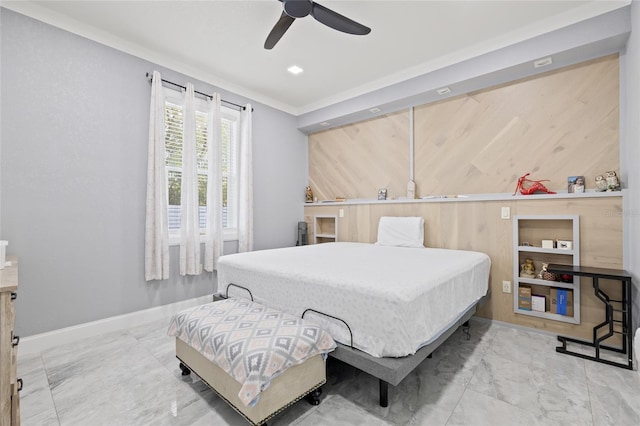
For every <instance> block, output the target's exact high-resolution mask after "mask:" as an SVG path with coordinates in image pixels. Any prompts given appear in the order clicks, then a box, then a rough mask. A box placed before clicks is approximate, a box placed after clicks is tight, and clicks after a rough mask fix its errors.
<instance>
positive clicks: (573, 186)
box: [567, 176, 585, 194]
mask: <svg viewBox="0 0 640 426" xmlns="http://www.w3.org/2000/svg"><path fill="white" fill-rule="evenodd" d="M567 184H568V187H567V192H569V193H570V194H574V193H582V192H585V179H584V176H569V177H568V178H567Z"/></svg>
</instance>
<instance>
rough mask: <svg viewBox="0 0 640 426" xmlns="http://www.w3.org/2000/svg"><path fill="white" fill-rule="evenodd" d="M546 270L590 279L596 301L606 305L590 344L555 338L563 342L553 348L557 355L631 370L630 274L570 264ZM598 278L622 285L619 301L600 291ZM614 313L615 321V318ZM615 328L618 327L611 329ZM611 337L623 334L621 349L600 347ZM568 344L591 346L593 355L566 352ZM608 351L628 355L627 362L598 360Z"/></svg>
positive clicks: (566, 338) (569, 338)
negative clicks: (603, 330)
mask: <svg viewBox="0 0 640 426" xmlns="http://www.w3.org/2000/svg"><path fill="white" fill-rule="evenodd" d="M547 270H548V271H549V272H552V273H556V274H568V275H577V276H581V277H590V278H591V279H592V280H593V291H594V292H595V295H596V297H597V298H598V299H600V300H601V301H602V303H604V304H605V308H606V313H605V320H604V321H603V322H602V323H600V324H598V325H596V326H595V327H593V341H592V342H586V341H583V340H577V339H572V338H571V337H564V336H558V340H559V341H560V342H561V343H562V346H558V347H557V348H556V352H560V353H563V354H568V355H573V356H577V357H580V358H584V359H590V360H592V361H597V362H601V363H603V364H609V365H614V366H616V367H621V368H626V369H629V370H632V369H633V346H632V330H631V327H632V322H631V301H632V298H631V288H632V285H631V275H630V274H629V273H628V272H627V271H624V270H619V269H605V268H591V267H588V266H573V265H558V264H550V265H549V266H548V267H547ZM599 279H609V280H616V281H620V283H621V285H622V300H613V299H611V298H610V297H609V296H608V295H607V294H606V293H605V292H604V291H603V290H602V289H601V288H600V284H599V282H598V280H599ZM614 314H617V316H618V318H617V319H616V318H615V317H614ZM614 326H616V328H618V329H617V330H616V329H614ZM602 328H605V329H608V330H607V332H606V333H604V334H602V335H601V336H598V332H599V330H600V329H602ZM614 334H620V335H622V348H614V347H612V346H606V345H603V344H601V343H602V342H603V341H604V340H606V339H608V338H609V337H611V336H613V335H614ZM567 342H571V343H578V344H580V345H584V346H590V347H593V348H595V356H590V355H585V354H581V353H578V352H572V351H569V350H567ZM603 349H604V350H607V351H612V352H617V353H620V354H624V355H626V356H627V359H628V363H621V362H615V361H610V360H607V359H602V358H601V357H600V351H601V350H603Z"/></svg>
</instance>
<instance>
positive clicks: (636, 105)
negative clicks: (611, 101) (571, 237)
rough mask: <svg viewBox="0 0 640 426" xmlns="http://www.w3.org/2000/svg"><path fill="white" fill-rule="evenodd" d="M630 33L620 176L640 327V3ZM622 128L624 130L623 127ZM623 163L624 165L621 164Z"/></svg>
mask: <svg viewBox="0 0 640 426" xmlns="http://www.w3.org/2000/svg"><path fill="white" fill-rule="evenodd" d="M630 7H631V13H630V19H631V26H632V28H633V29H634V30H635V31H632V32H631V35H630V36H629V40H628V42H627V46H626V49H625V51H624V52H623V54H622V57H623V62H622V64H623V68H624V71H623V72H622V74H621V75H622V77H623V78H624V80H623V82H622V83H623V84H622V85H623V86H624V97H623V99H624V103H623V104H622V111H624V112H623V114H624V116H625V118H624V121H623V125H624V133H622V134H621V136H622V135H623V136H624V139H623V141H622V143H621V145H623V146H624V150H622V149H621V152H620V154H621V169H622V170H621V171H622V173H621V178H622V181H623V184H624V185H625V186H626V187H627V188H628V196H627V197H625V198H624V208H623V215H624V253H625V259H624V267H625V269H626V270H627V271H628V272H630V273H631V274H632V275H633V278H634V280H633V282H634V289H633V312H632V317H633V319H634V323H635V324H634V327H633V329H634V330H635V329H637V328H638V327H640V167H639V164H638V163H639V161H640V120H638V117H640V81H639V80H638V78H637V76H638V75H640V4H639V2H638V1H637V0H636V1H633V2H631V5H630ZM621 130H623V129H622V128H621ZM622 165H624V167H622Z"/></svg>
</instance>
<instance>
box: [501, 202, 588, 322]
mask: <svg viewBox="0 0 640 426" xmlns="http://www.w3.org/2000/svg"><path fill="white" fill-rule="evenodd" d="M542 240H546V241H551V242H552V246H551V247H543V244H542ZM513 246H514V253H513V262H514V265H513V275H514V292H513V293H514V294H513V311H514V312H515V313H517V314H521V315H530V316H535V317H539V318H546V319H551V320H555V321H562V322H568V323H572V324H580V277H578V276H572V277H570V278H568V279H566V280H565V281H562V280H561V277H560V276H553V275H554V274H550V273H548V274H542V267H543V264H545V263H546V264H552V263H555V264H561V265H571V266H579V265H580V218H579V216H578V215H526V216H524V215H523V216H514V217H513ZM527 260H531V261H532V262H533V265H534V268H535V271H534V274H533V276H532V277H531V276H526V274H523V272H522V265H523V264H524V263H525V262H527ZM533 296H537V301H540V302H541V304H540V305H538V306H543V308H544V310H542V311H541V310H535V309H534V307H533V303H532V299H529V304H528V305H527V303H526V301H527V298H532V297H533ZM562 297H564V298H565V299H564V300H565V301H567V299H568V300H569V305H568V306H567V305H566V304H565V305H564V308H565V309H562V311H561V312H564V313H557V312H555V311H554V307H556V306H557V305H558V303H557V302H558V301H559V300H560V299H561V298H562ZM542 298H544V301H543V300H542Z"/></svg>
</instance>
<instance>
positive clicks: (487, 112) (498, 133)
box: [305, 54, 623, 339]
mask: <svg viewBox="0 0 640 426" xmlns="http://www.w3.org/2000/svg"><path fill="white" fill-rule="evenodd" d="M619 104H620V100H619V59H618V55H617V54H616V55H611V56H607V57H604V58H600V59H596V60H593V61H589V62H585V63H582V64H578V65H575V66H571V67H568V68H564V69H560V70H556V71H551V72H548V73H544V74H540V75H537V76H534V77H531V78H527V79H523V80H519V81H515V82H511V83H508V84H504V85H501V86H498V87H492V88H488V89H485V90H481V91H478V92H474V93H468V94H465V95H461V96H459V97H455V98H450V99H447V100H444V101H441V102H437V103H433V104H428V105H423V106H419V107H416V108H414V160H415V161H414V165H415V181H416V184H417V195H418V196H425V195H453V194H480V193H508V194H511V193H512V192H513V190H514V188H515V185H516V181H517V178H518V177H519V176H521V175H523V174H525V173H526V172H530V173H531V177H532V178H534V179H549V180H550V182H548V185H547V186H548V187H549V188H550V189H554V190H561V191H562V190H564V191H566V189H567V177H568V176H574V175H584V176H585V177H586V183H587V189H593V188H594V187H595V186H594V177H595V176H596V175H599V174H603V173H604V172H606V171H608V170H615V171H616V172H619V167H620V159H619V156H620V149H619V133H620V132H619ZM409 152H410V151H409V111H408V110H407V111H402V112H398V113H395V114H390V115H386V116H383V117H379V118H376V119H372V120H368V121H365V122H360V123H354V124H350V125H347V126H343V127H339V128H336V129H330V130H326V131H323V132H318V133H314V134H311V135H310V136H309V183H310V185H311V187H312V189H313V191H314V193H315V195H316V196H317V197H318V199H319V200H332V199H334V198H335V197H346V198H349V199H354V198H360V199H362V198H364V199H372V200H375V199H376V195H377V190H378V188H387V189H388V195H389V197H390V198H393V197H396V198H400V197H404V196H406V183H407V181H408V179H409V167H410V164H409ZM501 207H510V208H511V214H512V215H516V214H521V215H522V214H577V215H579V216H580V230H581V235H580V240H581V247H580V250H581V262H582V263H583V264H585V265H589V266H595V267H609V268H621V267H622V258H623V257H622V240H623V238H622V216H621V211H622V197H621V196H620V197H606V198H586V197H585V198H582V197H572V198H557V199H538V200H536V199H534V198H532V199H522V198H521V197H520V198H514V199H513V200H507V201H464V202H447V201H444V202H422V203H416V202H411V203H409V202H407V203H375V202H374V203H371V204H341V203H338V204H332V205H310V206H305V220H306V221H307V222H308V223H309V225H310V226H309V229H313V226H312V225H313V215H314V214H333V215H338V214H339V209H343V210H344V213H345V215H344V217H343V218H340V219H339V226H338V231H339V234H338V240H339V241H358V242H369V243H372V242H375V240H376V236H377V226H378V220H379V218H380V217H381V216H383V215H391V216H423V217H424V218H425V221H426V224H425V244H426V245H427V246H430V247H442V248H455V249H469V250H477V251H482V252H485V253H487V254H488V255H489V256H490V257H491V259H492V268H491V289H492V298H491V302H490V303H489V304H488V305H487V306H486V307H485V308H484V309H483V310H482V311H481V313H480V315H482V316H484V317H487V318H493V319H495V320H498V321H504V322H509V323H514V324H520V325H523V326H528V327H535V328H540V329H545V330H548V331H552V332H554V333H561V334H566V335H573V336H578V337H582V338H585V339H589V338H590V337H591V336H590V333H591V329H592V327H593V326H594V325H595V324H597V323H599V322H601V321H602V319H603V318H604V310H603V308H602V304H601V303H600V302H599V301H598V300H597V299H596V298H595V296H594V295H593V291H592V288H591V281H590V280H589V279H583V280H582V283H581V286H582V288H581V290H582V301H581V303H582V305H581V309H582V310H581V320H582V323H581V324H579V325H572V324H567V323H562V322H556V321H551V320H543V319H539V318H535V317H530V316H524V315H518V314H515V313H514V312H513V294H505V293H502V285H501V283H502V280H509V281H513V235H512V234H513V229H512V221H511V220H504V219H501V218H500V209H501ZM310 241H313V236H312V235H311V236H310ZM608 284H609V285H611V286H612V287H613V288H616V285H617V284H616V283H608ZM612 294H615V291H612Z"/></svg>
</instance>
